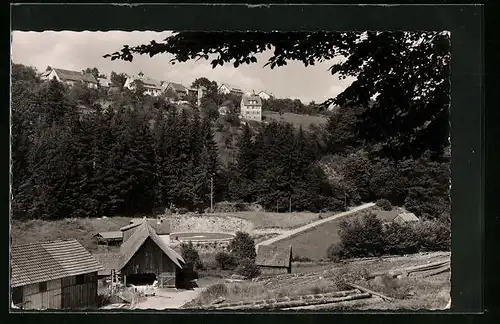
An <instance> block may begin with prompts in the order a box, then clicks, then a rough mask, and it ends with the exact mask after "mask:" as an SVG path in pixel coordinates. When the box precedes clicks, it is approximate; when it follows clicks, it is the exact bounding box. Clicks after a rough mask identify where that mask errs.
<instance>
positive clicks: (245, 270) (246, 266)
mask: <svg viewBox="0 0 500 324" xmlns="http://www.w3.org/2000/svg"><path fill="white" fill-rule="evenodd" d="M236 273H237V274H239V275H241V276H243V277H245V278H255V277H257V276H258V275H259V274H260V269H259V267H258V266H257V265H256V264H255V261H254V260H250V259H243V260H241V261H240V262H239V264H238V267H237V268H236Z"/></svg>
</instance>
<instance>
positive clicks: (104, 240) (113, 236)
mask: <svg viewBox="0 0 500 324" xmlns="http://www.w3.org/2000/svg"><path fill="white" fill-rule="evenodd" d="M94 238H95V239H96V240H97V243H98V244H106V245H120V243H121V242H122V240H123V232H122V231H114V232H101V233H97V234H96V235H94Z"/></svg>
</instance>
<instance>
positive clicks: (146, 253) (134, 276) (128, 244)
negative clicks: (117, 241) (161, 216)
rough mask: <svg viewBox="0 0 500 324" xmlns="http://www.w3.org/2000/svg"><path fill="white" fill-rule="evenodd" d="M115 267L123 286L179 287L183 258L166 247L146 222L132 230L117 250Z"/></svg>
mask: <svg viewBox="0 0 500 324" xmlns="http://www.w3.org/2000/svg"><path fill="white" fill-rule="evenodd" d="M120 253H121V258H120V262H119V264H118V267H117V269H116V270H117V271H119V273H120V275H121V276H122V278H123V280H124V281H125V282H126V283H134V284H141V283H151V282H152V281H154V280H158V284H159V286H160V287H169V286H170V287H178V286H180V285H181V284H182V283H181V281H182V280H181V277H182V268H183V265H184V264H185V262H184V259H183V258H182V256H180V255H179V254H178V253H177V252H176V251H174V250H173V249H172V248H171V247H169V246H168V245H167V244H166V243H165V242H164V241H163V240H162V239H161V238H160V237H159V236H158V234H157V233H156V231H155V229H153V227H152V226H151V224H150V222H148V221H147V220H145V221H143V222H142V223H140V224H139V225H137V226H135V227H134V231H133V233H132V234H131V235H130V236H129V237H128V238H127V239H126V240H124V241H123V244H122V246H121V247H120Z"/></svg>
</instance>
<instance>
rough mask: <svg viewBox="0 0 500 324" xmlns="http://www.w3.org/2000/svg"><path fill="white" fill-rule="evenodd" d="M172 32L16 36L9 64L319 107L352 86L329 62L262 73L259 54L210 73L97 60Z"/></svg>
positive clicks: (161, 62)
mask: <svg viewBox="0 0 500 324" xmlns="http://www.w3.org/2000/svg"><path fill="white" fill-rule="evenodd" d="M170 34H171V32H168V31H166V32H153V31H145V32H138V31H137V32H121V31H109V32H70V31H63V32H53V31H47V32H18V31H14V32H13V33H12V48H11V53H12V60H13V62H15V63H21V64H26V65H31V66H34V67H36V68H37V69H38V70H40V71H43V70H45V68H46V67H47V66H48V65H50V66H52V67H59V68H63V69H73V70H82V69H85V68H87V67H97V68H98V69H99V70H100V71H101V72H103V73H106V74H109V73H111V71H115V72H124V73H127V74H137V73H138V72H140V71H142V72H143V73H144V74H146V75H148V76H150V77H152V78H155V79H158V80H168V81H174V82H182V83H183V84H185V85H190V84H191V82H193V81H194V79H196V78H198V77H207V78H208V79H210V80H215V81H217V82H218V83H229V84H231V85H234V86H237V87H240V88H242V90H244V91H252V90H255V91H259V90H266V91H268V92H271V93H274V94H275V95H276V96H277V97H283V98H286V97H287V98H299V99H301V100H302V101H304V102H309V101H312V100H314V101H316V102H320V101H322V100H324V99H327V98H329V97H331V96H334V95H336V94H338V93H340V92H341V91H342V90H343V89H344V88H345V87H346V86H347V85H348V84H349V82H350V81H352V80H338V78H336V77H334V76H332V75H331V74H330V72H329V71H327V70H328V68H329V67H330V66H331V65H332V64H333V62H323V63H319V64H317V65H315V66H311V67H307V68H306V67H304V65H303V64H302V63H300V62H289V63H288V65H287V66H283V67H279V68H275V69H273V70H271V69H270V68H269V67H266V68H264V67H263V65H264V64H265V63H266V61H267V59H268V58H269V56H270V53H263V54H261V55H260V56H259V57H258V59H259V61H258V63H256V64H251V65H244V66H240V67H238V68H237V69H236V68H234V67H233V66H232V65H224V66H219V67H216V68H215V69H212V67H211V65H210V62H209V61H205V60H200V61H198V62H194V61H189V62H186V63H181V64H175V65H172V64H170V62H169V61H170V59H171V56H170V55H157V56H155V57H152V58H151V57H149V56H147V55H145V56H138V57H135V58H134V60H133V62H124V61H119V60H116V61H111V60H110V59H105V58H103V57H102V56H103V55H104V54H108V53H112V52H115V51H117V50H120V49H121V48H122V46H123V45H125V44H128V45H138V44H144V43H149V42H150V41H151V40H156V41H161V40H163V39H165V38H166V37H168V36H169V35H170Z"/></svg>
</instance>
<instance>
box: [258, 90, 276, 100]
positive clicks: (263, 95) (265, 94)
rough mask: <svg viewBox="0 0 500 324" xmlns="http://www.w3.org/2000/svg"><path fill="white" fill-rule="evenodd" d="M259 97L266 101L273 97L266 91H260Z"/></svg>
mask: <svg viewBox="0 0 500 324" xmlns="http://www.w3.org/2000/svg"><path fill="white" fill-rule="evenodd" d="M257 95H258V96H259V97H260V98H261V99H264V100H269V99H270V98H271V97H272V96H271V95H270V94H268V93H267V92H265V91H263V90H262V91H260V92H259V93H257Z"/></svg>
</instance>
